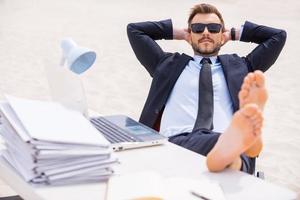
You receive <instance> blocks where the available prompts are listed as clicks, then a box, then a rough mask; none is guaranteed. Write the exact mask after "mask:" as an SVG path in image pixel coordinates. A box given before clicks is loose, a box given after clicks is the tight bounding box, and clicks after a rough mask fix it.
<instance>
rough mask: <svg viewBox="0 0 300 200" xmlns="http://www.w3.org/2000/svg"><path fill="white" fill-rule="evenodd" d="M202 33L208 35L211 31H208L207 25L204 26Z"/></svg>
mask: <svg viewBox="0 0 300 200" xmlns="http://www.w3.org/2000/svg"><path fill="white" fill-rule="evenodd" d="M202 34H205V35H208V34H209V31H208V29H207V27H205V28H204V31H203V33H202Z"/></svg>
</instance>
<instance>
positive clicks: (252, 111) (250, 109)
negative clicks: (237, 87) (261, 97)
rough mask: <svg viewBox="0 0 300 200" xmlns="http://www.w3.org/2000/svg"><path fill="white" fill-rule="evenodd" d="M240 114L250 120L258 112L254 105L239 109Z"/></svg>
mask: <svg viewBox="0 0 300 200" xmlns="http://www.w3.org/2000/svg"><path fill="white" fill-rule="evenodd" d="M241 112H242V113H243V114H244V115H245V116H246V117H248V118H251V117H252V116H254V115H255V114H256V113H258V112H259V109H258V106H257V105H256V104H247V105H246V106H245V107H244V108H243V109H241Z"/></svg>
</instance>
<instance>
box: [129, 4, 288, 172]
mask: <svg viewBox="0 0 300 200" xmlns="http://www.w3.org/2000/svg"><path fill="white" fill-rule="evenodd" d="M127 33H128V38H129V41H130V44H131V46H132V48H133V51H134V53H135V55H136V57H137V58H138V60H139V61H140V63H141V64H142V65H143V66H144V67H145V68H146V70H147V71H148V72H149V74H150V76H151V77H152V78H153V80H152V84H151V88H150V91H149V95H148V98H147V100H146V103H145V106H144V109H143V111H142V114H141V117H140V122H141V123H143V124H145V125H147V126H149V127H152V128H154V129H156V130H159V131H160V133H161V134H163V135H165V136H167V137H169V141H170V142H173V143H175V144H178V145H180V146H183V147H185V148H187V149H190V150H192V151H195V152H197V153H200V154H202V155H204V156H208V159H207V163H208V168H209V169H210V170H211V171H220V170H223V169H224V168H226V167H230V168H234V169H240V170H242V171H245V172H248V173H251V174H252V173H253V172H254V167H255V157H256V156H257V155H258V154H259V152H260V151H261V149H262V141H261V137H260V131H261V123H262V116H261V115H262V114H261V111H262V109H263V105H264V103H265V101H266V97H267V94H266V90H265V87H264V76H263V74H262V73H261V72H258V71H256V70H260V71H263V72H265V71H266V70H268V69H269V68H270V67H271V65H272V64H273V63H274V62H275V61H276V59H277V57H278V56H279V54H280V52H281V50H282V48H283V46H284V43H285V40H286V32H285V31H284V30H280V29H275V28H271V27H267V26H262V25H257V24H254V23H251V22H248V21H246V22H245V24H244V25H242V26H241V28H232V29H230V30H227V29H226V28H225V25H224V21H223V18H222V15H221V14H220V12H219V11H218V10H217V9H216V8H215V7H214V6H212V5H209V4H199V5H196V6H195V7H194V8H193V9H192V11H191V14H190V16H189V19H188V28H187V29H177V28H175V27H173V24H172V21H171V20H170V19H169V20H163V21H156V22H140V23H131V24H128V26H127ZM161 39H166V40H172V39H178V40H186V41H187V42H188V43H189V44H190V45H191V46H192V48H193V50H194V56H193V57H191V56H188V55H186V54H180V53H177V52H176V53H169V52H164V51H163V50H162V49H161V48H160V46H159V45H158V44H157V43H156V42H155V40H161ZM229 40H239V41H243V42H254V43H257V44H258V46H257V47H256V48H255V49H254V50H253V51H251V52H250V53H249V54H248V55H247V56H246V57H240V56H238V55H237V54H226V55H218V52H219V50H220V48H221V47H222V46H223V45H224V44H225V43H226V42H227V41H229ZM207 58H208V59H207ZM204 66H210V67H209V68H208V69H209V71H210V72H209V73H210V75H205V76H204V75H203V76H204V77H202V78H201V73H202V68H203V69H204V68H205V67H204ZM255 71H256V72H255ZM250 72H251V74H250V75H248V76H247V74H248V73H250ZM199 74H200V78H199ZM203 74H204V72H203ZM246 76H247V78H246V79H245V82H244V83H243V80H244V78H245V77H246ZM207 77H209V80H208V82H210V85H211V86H203V85H202V86H200V82H201V80H202V81H203V80H206V79H207ZM198 80H199V81H198ZM198 84H199V85H198ZM242 84H243V88H242V90H241V92H240V89H241V86H242ZM204 85H205V84H204ZM203 87H204V88H205V87H211V89H210V90H212V91H211V94H209V92H208V96H207V97H206V100H201V98H202V96H206V95H207V93H206V94H205V92H204V90H206V89H201V88H203ZM257 91H258V92H257ZM239 92H240V94H239ZM201 95H202V96H201ZM239 95H240V96H239ZM209 98H211V99H212V100H210V101H207V99H209ZM200 100H201V101H200ZM241 101H242V102H241ZM201 102H202V103H201ZM203 102H210V103H203ZM203 104H205V105H203ZM248 104H255V105H250V107H252V108H249V106H248ZM198 105H199V106H198ZM255 106H256V107H255ZM200 107H202V108H201V109H200ZM203 107H204V108H203ZM253 107H255V108H253ZM202 109H204V111H202ZM207 110H209V111H207ZM253 110H254V111H253ZM201 113H206V114H205V116H204V117H203V116H201ZM207 113H208V114H207ZM249 113H251V114H249ZM241 116H244V117H245V116H246V118H247V119H248V118H252V121H251V120H250V121H251V122H249V120H248V121H247V120H246V121H247V122H246V121H245V120H244V119H242V118H243V117H241ZM201 118H202V119H201ZM210 118H211V119H210ZM253 119H254V121H253ZM201 120H202V121H201ZM203 120H204V121H203ZM199 121H200V122H199ZM257 121H259V122H257ZM201 123H202V124H201ZM207 124H208V125H207ZM239 124H241V126H242V125H243V124H251V126H250V125H249V126H247V127H243V128H241V126H240V125H239ZM237 126H240V127H239V128H236V127H237ZM228 127H229V128H228ZM230 127H231V128H230ZM232 127H235V128H233V129H238V131H237V132H241V133H239V134H240V135H248V136H249V137H250V135H252V136H255V138H252V139H249V137H248V139H247V142H246V143H247V145H244V141H242V140H240V139H232V138H233V137H231V136H232V135H235V134H225V133H228V132H230V133H232V132H235V131H233V130H232ZM243 129H245V130H246V131H245V130H243ZM245 132H247V133H245ZM220 133H223V134H220ZM220 135H221V137H220ZM223 135H225V136H224V137H223ZM230 135H231V136H230ZM238 136H239V135H238V134H237V135H236V137H238ZM230 138H231V139H230ZM230 140H231V141H230ZM237 140H239V141H237ZM250 140H251V142H250ZM237 143H239V144H240V143H243V147H237V145H236V144H237ZM250 143H251V144H250ZM225 146H227V147H229V148H231V147H232V146H234V147H236V148H233V149H235V152H234V153H232V152H231V151H230V150H225V149H226V148H227V147H226V148H224V147H225ZM231 149H232V148H231ZM237 149H238V150H237ZM221 150H222V151H226V153H228V155H231V158H230V159H228V158H226V159H225V158H224V159H225V160H226V162H223V161H224V159H223V161H221V160H218V159H217V158H218V157H222V156H225V154H220V151H221ZM216 152H218V153H216ZM230 152H231V153H230ZM237 154H238V156H237V157H236V158H233V157H234V155H237ZM225 157H226V156H225ZM216 163H217V165H215V164H216ZM220 163H222V164H220Z"/></svg>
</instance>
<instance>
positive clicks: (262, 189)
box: [0, 141, 296, 200]
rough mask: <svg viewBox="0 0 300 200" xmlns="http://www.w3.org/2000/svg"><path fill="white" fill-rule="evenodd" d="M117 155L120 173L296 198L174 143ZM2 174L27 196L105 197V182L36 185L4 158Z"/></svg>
mask: <svg viewBox="0 0 300 200" xmlns="http://www.w3.org/2000/svg"><path fill="white" fill-rule="evenodd" d="M0 145H1V141H0ZM117 156H118V157H119V159H120V161H121V164H120V165H119V166H117V167H116V172H118V173H123V174H125V173H129V172H137V171H144V170H154V171H156V172H159V173H160V174H161V175H162V176H164V177H171V176H180V177H187V178H194V179H205V178H209V179H213V180H216V181H218V182H219V183H220V185H221V187H222V189H223V191H224V193H225V196H226V199H236V200H241V199H243V200H246V199H251V200H253V199H272V200H276V199H278V200H279V199H280V200H282V199H296V194H295V193H294V192H292V191H290V190H288V189H285V188H282V187H279V186H276V185H274V184H271V183H268V182H266V181H263V180H261V179H259V178H256V177H254V176H250V175H247V174H245V173H242V172H238V171H230V170H226V171H224V172H222V173H209V172H208V171H207V168H206V165H205V157H203V156H200V155H199V154H196V153H193V152H191V151H189V150H186V149H183V148H181V147H178V146H176V145H174V144H172V143H167V144H166V145H162V146H157V147H150V148H143V149H135V150H128V151H123V152H118V153H117ZM0 177H1V178H2V179H3V180H4V181H5V182H6V183H7V184H8V185H10V186H11V187H12V188H13V189H14V190H15V191H16V192H17V193H18V194H19V195H20V196H22V197H23V198H24V199H26V200H27V199H29V200H38V199H39V200H40V199H45V200H46V199H49V200H50V199H51V200H53V199H55V200H60V199H62V200H65V199H72V200H83V199H89V200H96V199H97V200H102V199H104V197H105V190H106V184H105V183H97V184H84V185H73V186H56V187H53V186H47V187H46V186H45V187H44V186H43V187H33V186H31V185H29V184H27V183H26V182H24V181H23V179H22V178H20V177H19V176H18V175H17V174H16V173H15V172H14V171H13V170H12V169H11V168H10V167H9V166H8V165H7V163H6V162H5V160H3V159H2V158H0ZM128 187H130V186H128Z"/></svg>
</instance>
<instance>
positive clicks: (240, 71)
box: [218, 55, 248, 111]
mask: <svg viewBox="0 0 300 200" xmlns="http://www.w3.org/2000/svg"><path fill="white" fill-rule="evenodd" d="M218 57H219V59H220V62H221V64H222V68H223V72H224V76H225V80H226V83H227V87H228V90H229V94H230V96H231V100H232V102H233V109H234V111H237V110H238V109H239V100H238V93H239V91H240V88H241V85H242V83H243V80H244V77H245V76H246V75H247V73H248V70H247V66H245V64H244V63H243V62H242V59H239V58H237V57H234V56H233V55H220V56H218Z"/></svg>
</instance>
